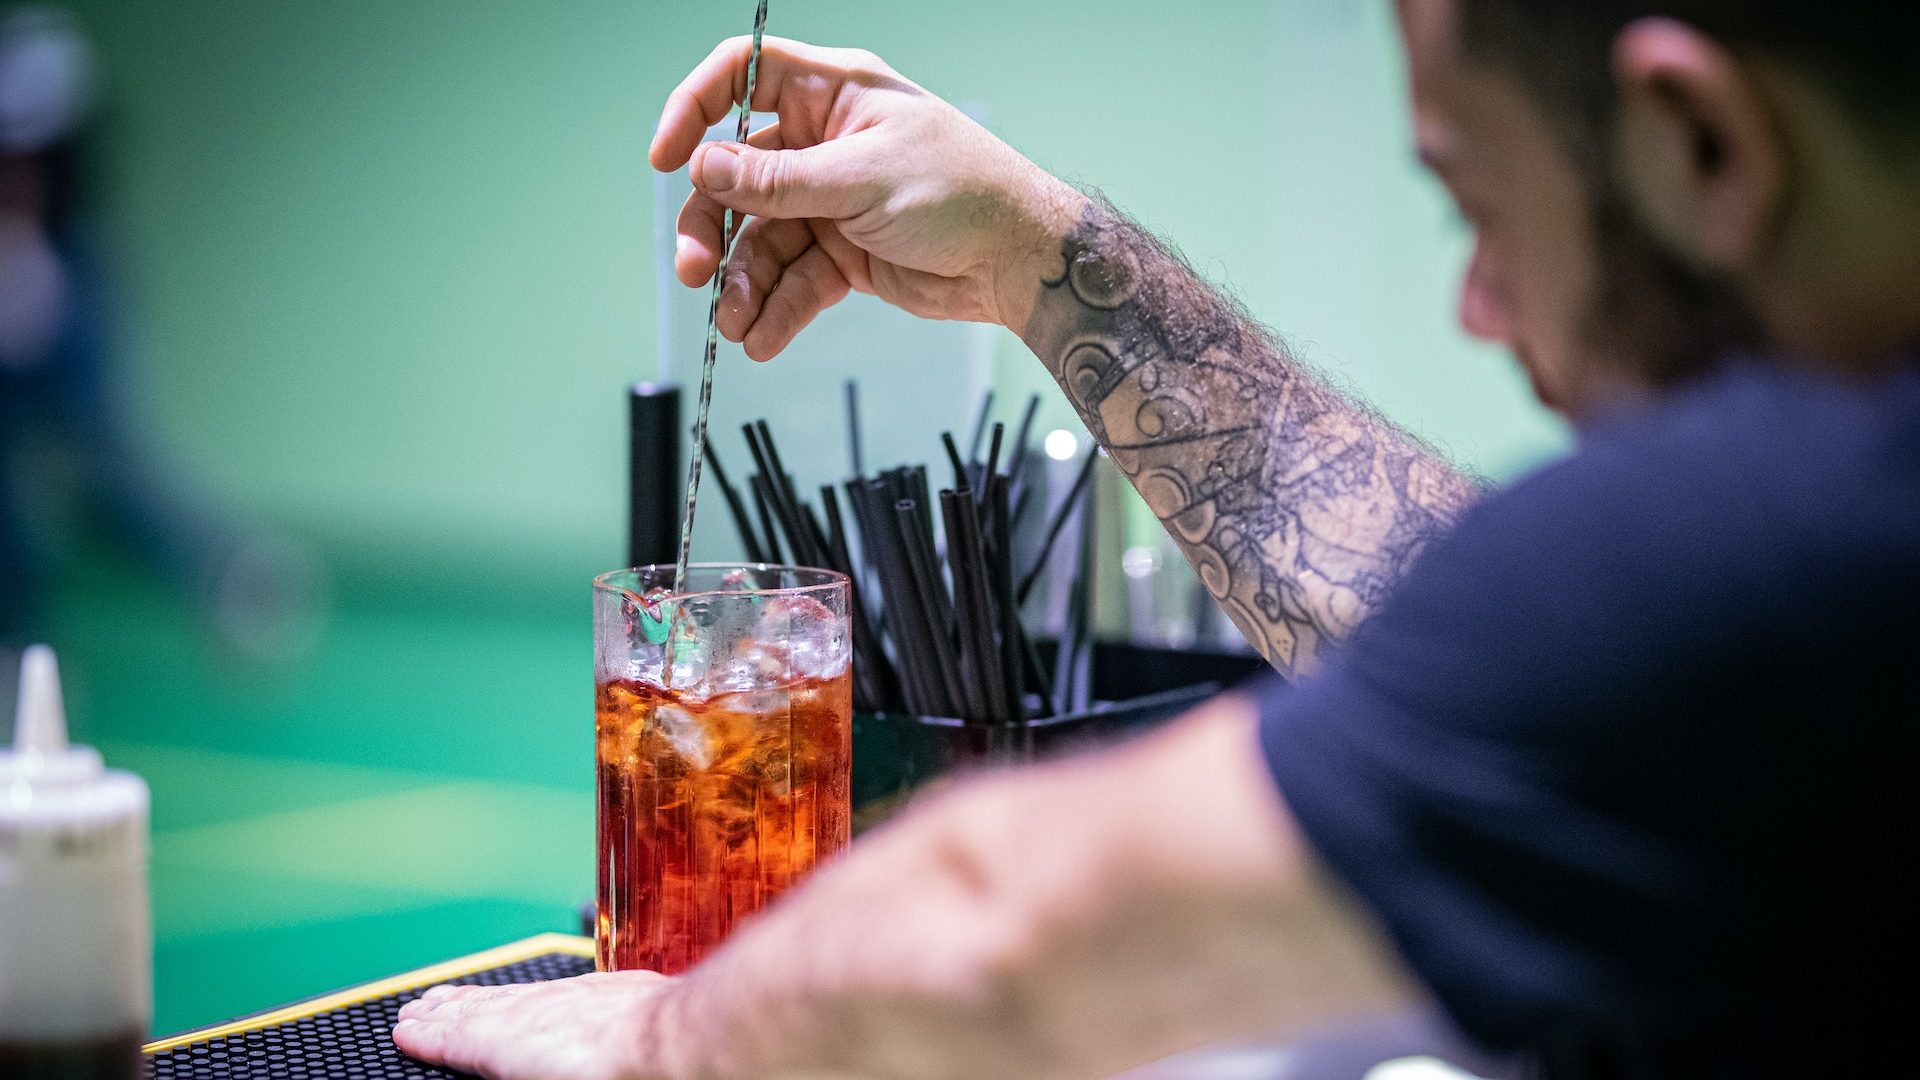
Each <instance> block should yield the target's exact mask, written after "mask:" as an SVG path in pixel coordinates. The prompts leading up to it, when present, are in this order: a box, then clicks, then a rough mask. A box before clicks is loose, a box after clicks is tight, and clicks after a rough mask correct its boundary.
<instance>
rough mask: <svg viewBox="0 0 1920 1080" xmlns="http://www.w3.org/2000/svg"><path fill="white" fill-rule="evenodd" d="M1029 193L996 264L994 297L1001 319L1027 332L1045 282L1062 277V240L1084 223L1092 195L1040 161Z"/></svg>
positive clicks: (1011, 327)
mask: <svg viewBox="0 0 1920 1080" xmlns="http://www.w3.org/2000/svg"><path fill="white" fill-rule="evenodd" d="M1029 168H1030V169H1031V176H1030V177H1029V178H1028V179H1027V181H1026V183H1025V184H1024V187H1025V191H1024V193H1023V194H1024V195H1025V198H1023V199H1022V200H1021V206H1022V211H1021V213H1020V214H1019V215H1018V219H1017V221H1016V224H1015V226H1014V228H1013V230H1012V235H1011V236H1010V238H1009V241H1008V243H1007V245H1006V247H1005V249H1004V250H1003V251H1002V253H1001V256H1000V258H999V259H998V260H996V262H995V264H994V266H993V288H992V291H993V299H994V304H995V309H996V311H997V313H998V320H997V321H998V322H999V323H1000V325H1002V326H1004V327H1006V328H1007V329H1009V330H1011V331H1013V332H1014V333H1015V334H1024V333H1025V332H1026V328H1027V322H1028V320H1029V319H1031V318H1032V317H1033V308H1034V303H1035V301H1036V300H1038V298H1039V296H1040V290H1041V286H1042V283H1043V282H1046V281H1051V280H1056V279H1058V278H1059V276H1060V273H1061V271H1062V270H1063V269H1064V267H1063V266H1062V259H1063V256H1062V254H1061V248H1062V244H1063V243H1064V242H1065V240H1066V238H1067V235H1068V234H1069V233H1071V232H1072V231H1073V229H1074V227H1075V226H1077V225H1078V224H1079V223H1080V218H1081V215H1082V214H1083V213H1084V212H1085V211H1086V207H1087V203H1088V201H1089V200H1088V199H1087V197H1086V196H1085V195H1082V194H1081V193H1080V192H1078V191H1075V190H1074V189H1073V188H1072V187H1071V186H1069V185H1068V184H1066V183H1065V182H1064V181H1062V180H1060V179H1058V178H1056V177H1054V176H1052V175H1049V174H1048V173H1046V172H1045V171H1043V170H1041V169H1040V168H1039V167H1038V166H1029Z"/></svg>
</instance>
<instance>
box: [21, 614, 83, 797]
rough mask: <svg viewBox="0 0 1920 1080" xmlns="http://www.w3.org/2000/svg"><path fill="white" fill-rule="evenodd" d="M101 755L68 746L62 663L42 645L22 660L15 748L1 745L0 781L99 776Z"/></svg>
mask: <svg viewBox="0 0 1920 1080" xmlns="http://www.w3.org/2000/svg"><path fill="white" fill-rule="evenodd" d="M103 769H104V766H103V765H102V763H101V761H100V752H99V751H98V750H95V749H94V748H93V747H91V746H71V745H69V744H68V743H67V710H66V706H65V704H64V703H63V702H62V700H61V694H60V664H59V661H57V660H55V659H54V656H53V650H52V649H50V648H48V647H47V646H45V645H29V646H27V651H26V652H25V653H24V654H22V655H21V657H20V698H19V703H18V704H17V705H15V706H14V710H13V747H12V748H11V749H7V748H4V747H0V783H4V782H6V781H9V780H29V781H31V782H33V783H35V784H70V783H76V782H79V781H83V780H90V779H92V778H94V777H97V776H99V775H100V773H101V772H102V770H103Z"/></svg>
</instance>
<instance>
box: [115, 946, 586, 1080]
mask: <svg viewBox="0 0 1920 1080" xmlns="http://www.w3.org/2000/svg"><path fill="white" fill-rule="evenodd" d="M592 970H593V942H592V940H591V939H588V938H582V937H574V936H572V935H569V934H542V935H540V936H539V937H532V938H528V939H527V940H525V941H521V942H516V943H514V944H512V945H506V946H502V947H501V948H498V949H490V950H488V951H486V952H483V953H475V954H474V955H472V956H468V957H464V958H462V959H459V960H452V961H449V962H447V963H444V964H436V965H434V966H433V967H429V968H421V969H420V970H418V971H412V972H408V973H406V974H404V975H396V976H394V977H392V978H390V979H381V980H380V981H378V982H373V983H368V984H366V985H365V986H358V987H353V988H351V989H348V990H342V991H340V992H338V993H334V994H328V995H326V996H325V997H319V998H315V999H313V1000H312V1001H307V1002H302V1003H301V1004H298V1005H289V1006H287V1007H285V1008H282V1009H275V1010H273V1011H272V1012H266V1013H261V1014H259V1015H257V1016H251V1017H247V1018H245V1019H241V1020H235V1021H233V1022H231V1023H227V1024H221V1025H219V1026H217V1027H211V1028H203V1029H201V1030H199V1031H189V1032H185V1033H183V1034H180V1035H174V1036H170V1037H168V1038H165V1039H160V1040H158V1041H156V1042H151V1043H148V1044H147V1045H146V1047H145V1052H146V1071H147V1075H148V1076H149V1077H152V1078H153V1080H267V1078H273V1080H323V1078H324V1080H334V1078H336V1077H338V1078H343V1080H426V1078H430V1077H433V1078H437V1077H457V1076H464V1075H466V1074H464V1073H456V1072H453V1071H451V1070H448V1069H442V1068H439V1067H437V1066H433V1065H426V1064H422V1063H421V1062H418V1061H415V1060H413V1059H412V1058H409V1057H407V1056H406V1055H404V1054H402V1053H401V1052H400V1051H399V1050H397V1049H395V1048H394V1045H393V1039H392V1032H393V1025H394V1022H395V1021H396V1019H397V1018H398V1016H399V1013H400V1006H402V1005H404V1004H406V1003H407V1002H409V1001H412V1000H413V999H414V998H416V997H419V996H420V993H421V992H422V991H424V990H425V989H426V988H427V987H429V986H433V985H435V984H436V983H443V982H450V983H471V984H474V985H477V986H505V985H507V984H509V983H524V982H539V981H541V980H544V979H564V978H566V977H568V976H570V975H580V974H584V973H586V972H589V971H592Z"/></svg>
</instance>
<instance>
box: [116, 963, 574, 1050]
mask: <svg viewBox="0 0 1920 1080" xmlns="http://www.w3.org/2000/svg"><path fill="white" fill-rule="evenodd" d="M554 953H566V954H567V955H569V956H588V957H590V956H592V955H593V939H592V938H587V937H577V936H575V935H573V934H536V935H534V936H533V937H530V938H526V939H525V940H522V941H516V942H514V943H512V944H510V945H502V946H500V947H499V948H497V949H488V950H486V951H485V952H477V953H474V954H473V955H471V956H462V957H460V958H459V959H457V960H448V961H446V962H444V963H440V964H434V965H432V966H430V967H423V968H420V969H418V970H415V971H409V972H405V973H403V974H400V975H393V976H389V977H387V978H384V979H380V980H378V981H376V982H370V983H367V984H365V985H364V986H353V987H349V988H347V989H345V990H339V991H336V992H334V993H331V994H326V995H324V996H321V997H317V998H313V999H311V1000H308V1001H302V1002H300V1003H298V1004H295V1005H288V1006H285V1007H284V1008H279V1009H274V1010H272V1011H271V1012H263V1013H258V1014H255V1015H253V1016H246V1017H242V1018H240V1019H238V1020H231V1021H228V1022H227V1023H224V1024H218V1025H215V1026H213V1027H208V1028H201V1029H199V1030H198V1031H188V1032H183V1033H181V1034H179V1035H169V1036H167V1037H166V1038H164V1039H159V1040H156V1041H154V1042H150V1043H148V1044H146V1045H145V1046H143V1047H141V1048H140V1051H141V1053H143V1054H159V1053H164V1052H166V1051H168V1050H172V1049H175V1048H177V1047H181V1046H186V1045H188V1044H190V1043H196V1042H200V1041H203V1040H207V1039H219V1038H224V1037H225V1036H228V1035H235V1034H240V1033H242V1032H248V1031H259V1030H261V1029H264V1028H270V1027H274V1026H276V1025H279V1024H285V1023H288V1022H290V1021H294V1020H301V1019H305V1018H306V1017H309V1016H317V1015H319V1014H320V1013H323V1012H328V1011H331V1010H333V1009H340V1008H345V1007H347V1006H349V1005H358V1004H360V1003H362V1002H367V1001H377V1000H379V999H380V998H383V997H387V996H389V995H391V994H398V993H403V992H405V991H408V990H412V989H415V988H417V987H423V986H431V985H433V984H434V983H439V982H446V981H447V980H448V979H458V978H460V977H461V976H463V975H474V974H477V973H479V972H482V971H488V970H491V969H493V968H498V967H506V966H507V965H509V964H517V963H519V962H521V961H523V960H531V959H533V958H534V957H536V956H549V955H552V954H554Z"/></svg>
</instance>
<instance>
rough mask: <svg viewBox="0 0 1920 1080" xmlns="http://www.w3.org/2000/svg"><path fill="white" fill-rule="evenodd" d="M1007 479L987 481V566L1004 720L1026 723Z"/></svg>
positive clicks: (1023, 665)
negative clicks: (1003, 694) (996, 629)
mask: <svg viewBox="0 0 1920 1080" xmlns="http://www.w3.org/2000/svg"><path fill="white" fill-rule="evenodd" d="M1007 487H1008V483H1007V478H1006V477H1004V476H993V477H988V478H987V522H988V529H987V532H988V534H989V535H990V536H991V538H992V540H993V550H992V552H991V553H990V559H989V562H988V566H987V571H988V577H989V578H990V579H991V584H992V586H993V601H994V609H995V612H996V613H997V614H998V615H999V624H1000V627H999V628H1000V677H1001V679H1002V680H1004V682H1005V686H1006V698H1007V705H1008V708H1009V710H1010V712H1009V714H1008V716H1007V719H1009V720H1011V721H1014V722H1016V723H1021V724H1024V723H1026V722H1027V680H1026V662H1025V661H1026V657H1025V656H1024V655H1023V653H1024V650H1023V649H1022V648H1021V645H1020V611H1019V608H1018V607H1017V606H1016V605H1015V604H1014V602H1013V523H1012V520H1011V515H1010V512H1009V509H1008V506H1007Z"/></svg>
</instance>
